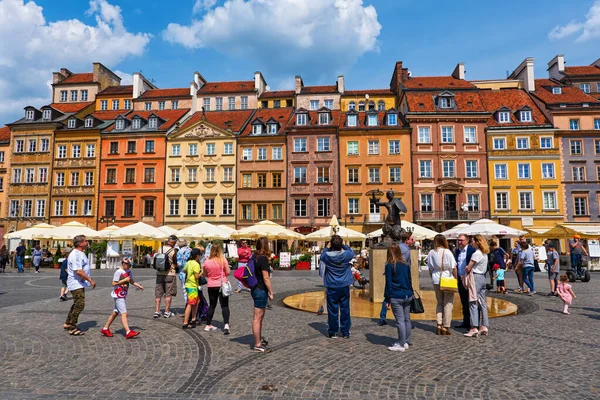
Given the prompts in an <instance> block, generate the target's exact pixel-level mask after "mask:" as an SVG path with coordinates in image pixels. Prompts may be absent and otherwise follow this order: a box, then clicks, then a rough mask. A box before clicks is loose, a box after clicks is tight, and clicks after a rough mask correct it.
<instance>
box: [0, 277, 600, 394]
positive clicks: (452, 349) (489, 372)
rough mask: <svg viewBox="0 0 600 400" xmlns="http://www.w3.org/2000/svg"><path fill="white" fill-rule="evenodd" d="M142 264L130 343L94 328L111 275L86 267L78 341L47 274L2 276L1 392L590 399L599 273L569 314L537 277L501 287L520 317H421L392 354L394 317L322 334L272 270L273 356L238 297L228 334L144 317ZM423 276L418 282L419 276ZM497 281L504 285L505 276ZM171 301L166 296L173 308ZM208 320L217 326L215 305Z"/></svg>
mask: <svg viewBox="0 0 600 400" xmlns="http://www.w3.org/2000/svg"><path fill="white" fill-rule="evenodd" d="M152 272H153V271H150V270H136V271H135V273H136V276H137V279H138V281H140V282H141V283H142V284H143V285H144V286H145V287H146V288H147V290H146V291H144V292H141V291H136V290H130V293H129V297H128V299H127V303H128V309H129V313H130V324H131V325H132V327H133V328H134V329H136V330H140V331H141V335H140V336H138V337H137V338H135V339H133V340H125V338H124V335H123V329H122V328H121V324H120V320H119V319H117V320H116V321H115V323H114V325H113V332H115V331H116V332H115V336H114V337H113V338H105V337H102V336H101V335H100V328H101V327H102V326H103V325H104V323H105V321H106V318H107V317H108V315H109V313H110V312H111V310H112V300H111V298H110V288H109V282H110V277H111V276H112V274H111V272H110V271H94V276H95V277H97V281H98V283H99V286H98V287H97V288H96V289H95V290H88V291H87V292H86V309H85V311H84V312H83V313H82V315H81V318H80V326H81V327H82V328H83V329H85V330H87V332H86V335H85V336H83V337H72V336H69V335H68V334H67V333H66V332H65V331H64V330H63V329H62V323H63V322H64V320H65V317H66V314H67V312H68V309H69V307H70V306H71V304H72V303H71V301H69V302H60V301H58V298H57V297H58V287H59V285H58V284H59V281H58V278H57V275H58V273H57V272H56V271H52V270H44V271H43V272H42V273H41V274H39V275H38V274H32V273H25V274H20V275H17V274H16V273H7V274H0V310H1V317H0V318H1V321H2V322H1V324H0V398H1V399H30V398H77V399H89V398H108V397H117V396H118V397H119V398H122V399H129V398H131V399H134V398H135V399H138V398H139V399H142V398H150V399H157V398H169V399H188V398H194V399H196V398H202V399H247V398H254V399H298V398H302V399H322V398H333V399H364V398H414V399H417V398H418V399H420V398H443V399H463V398H465V399H472V398H475V399H506V398H511V399H534V398H549V399H567V398H569V399H574V398H577V399H598V398H600V382H599V380H598V377H599V376H600V358H599V356H598V354H600V352H599V350H600V335H598V334H597V332H596V331H595V329H598V328H600V305H599V301H598V300H599V299H600V296H599V295H598V291H599V289H600V275H599V274H593V275H592V280H591V281H590V282H589V283H580V282H578V283H575V284H574V291H575V293H576V294H577V300H576V301H575V302H574V304H573V307H572V308H571V312H572V314H571V315H570V316H565V315H563V314H562V305H561V303H560V301H559V300H558V299H557V298H550V297H546V293H547V291H548V283H547V280H546V279H545V275H544V274H543V273H538V274H536V276H535V279H536V285H538V294H537V295H535V296H532V297H527V296H524V295H517V294H508V295H506V296H505V297H506V298H507V299H508V300H510V301H513V302H514V303H516V304H517V305H518V306H519V308H520V311H519V312H520V314H519V315H517V316H514V317H507V318H498V319H494V320H492V321H491V324H492V326H491V335H490V336H489V337H487V338H477V339H469V338H465V337H463V336H462V334H460V333H462V332H461V331H458V330H455V331H454V332H453V335H452V336H447V337H446V336H444V337H440V336H436V335H435V332H434V331H435V324H434V323H433V322H415V323H414V325H415V327H414V330H413V338H412V341H413V346H412V347H411V348H410V349H409V350H408V351H407V352H405V353H392V352H390V351H388V350H387V346H389V345H391V344H392V343H393V342H394V339H395V337H396V329H395V327H394V323H393V321H391V320H390V321H389V323H390V324H389V325H387V326H383V327H379V326H377V324H375V321H374V320H369V319H357V318H354V319H353V321H352V323H353V325H352V330H351V332H352V335H351V338H350V339H349V340H344V339H336V340H331V339H328V338H326V337H325V335H324V334H325V333H326V329H327V325H326V324H327V321H326V316H317V315H315V314H310V313H305V312H300V311H295V310H291V309H288V308H285V307H284V306H283V305H282V302H281V300H282V299H283V298H284V297H285V296H286V295H289V294H292V293H298V292H301V291H306V290H316V289H319V284H320V279H319V277H318V275H316V274H315V273H314V272H304V271H298V272H296V271H293V272H285V273H284V272H276V274H275V277H274V289H275V292H276V299H275V300H276V301H275V302H274V304H273V310H270V311H267V316H266V318H265V326H264V335H265V336H266V337H267V338H268V339H269V341H270V342H271V344H272V347H273V352H272V353H270V354H255V353H253V352H252V351H251V350H250V345H251V343H252V338H251V316H252V302H251V298H250V296H249V294H235V295H234V296H233V297H232V298H231V302H230V306H231V314H232V316H231V330H232V334H231V335H230V336H224V335H223V334H222V332H221V331H216V332H210V333H207V332H204V331H203V330H202V329H201V328H197V329H195V330H187V331H183V330H182V329H181V322H182V319H181V318H180V317H179V316H176V317H173V318H170V319H165V318H161V319H159V320H154V319H153V318H152V314H153V311H154V310H153V292H154V290H153V286H154V285H153V283H154V280H153V278H152V276H153V274H152ZM422 281H423V283H424V284H423V285H424V286H427V285H428V284H429V282H430V281H429V279H428V277H427V276H426V275H422ZM508 284H509V287H514V275H512V273H511V276H510V277H509V279H508ZM511 285H512V286H511ZM182 302H183V300H182V298H181V296H178V297H177V298H176V300H175V304H176V305H177V307H176V311H178V312H181V311H182V307H181V306H182ZM215 319H216V324H217V325H218V326H222V325H220V322H221V321H222V319H221V316H220V309H219V308H218V309H217V312H216V317H215ZM595 332H596V333H595Z"/></svg>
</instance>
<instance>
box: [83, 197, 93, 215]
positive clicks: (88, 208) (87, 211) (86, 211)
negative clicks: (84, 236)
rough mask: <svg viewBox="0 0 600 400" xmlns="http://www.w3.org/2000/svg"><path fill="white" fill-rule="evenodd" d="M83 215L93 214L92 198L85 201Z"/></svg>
mask: <svg viewBox="0 0 600 400" xmlns="http://www.w3.org/2000/svg"><path fill="white" fill-rule="evenodd" d="M82 212H83V215H92V200H84V201H83V210H82Z"/></svg>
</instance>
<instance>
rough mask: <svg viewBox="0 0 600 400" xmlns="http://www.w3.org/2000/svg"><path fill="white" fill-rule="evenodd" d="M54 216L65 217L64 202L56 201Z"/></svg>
mask: <svg viewBox="0 0 600 400" xmlns="http://www.w3.org/2000/svg"><path fill="white" fill-rule="evenodd" d="M54 215H55V216H57V217H60V216H62V215H63V201H62V200H56V201H55V202H54Z"/></svg>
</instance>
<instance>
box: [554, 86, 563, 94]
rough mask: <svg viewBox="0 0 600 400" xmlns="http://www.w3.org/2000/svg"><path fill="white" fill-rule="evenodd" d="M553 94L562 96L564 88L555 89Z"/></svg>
mask: <svg viewBox="0 0 600 400" xmlns="http://www.w3.org/2000/svg"><path fill="white" fill-rule="evenodd" d="M552 94H562V88H561V87H558V86H557V87H553V88H552Z"/></svg>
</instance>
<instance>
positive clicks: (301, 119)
mask: <svg viewBox="0 0 600 400" xmlns="http://www.w3.org/2000/svg"><path fill="white" fill-rule="evenodd" d="M296 125H306V114H297V115H296Z"/></svg>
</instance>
